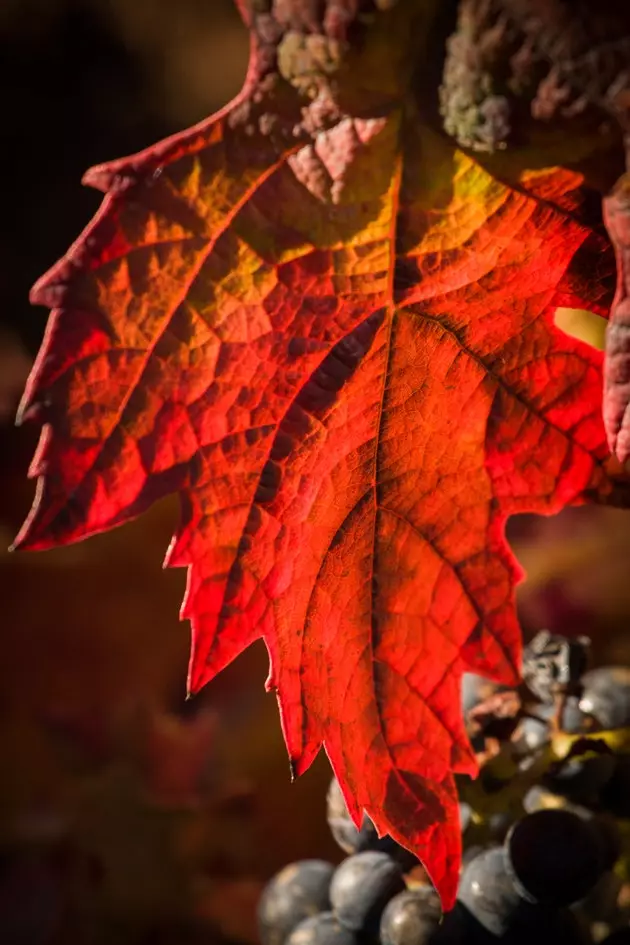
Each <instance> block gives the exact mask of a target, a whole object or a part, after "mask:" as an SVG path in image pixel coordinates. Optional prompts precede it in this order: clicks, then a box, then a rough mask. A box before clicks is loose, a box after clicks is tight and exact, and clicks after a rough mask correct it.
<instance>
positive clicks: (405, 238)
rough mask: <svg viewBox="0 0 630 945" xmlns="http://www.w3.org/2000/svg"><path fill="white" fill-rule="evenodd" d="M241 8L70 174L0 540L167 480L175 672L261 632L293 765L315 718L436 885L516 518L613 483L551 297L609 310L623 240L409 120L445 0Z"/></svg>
mask: <svg viewBox="0 0 630 945" xmlns="http://www.w3.org/2000/svg"><path fill="white" fill-rule="evenodd" d="M252 6H253V8H254V9H255V10H256V11H258V12H253V13H252V12H251V11H250V12H248V9H244V12H245V14H246V19H247V21H248V23H249V25H250V28H251V33H252V56H251V62H250V67H249V71H248V76H247V79H246V82H245V86H244V89H243V91H242V93H241V94H240V95H239V96H238V97H237V98H236V99H235V100H234V101H233V102H232V103H230V104H229V105H228V106H227V107H226V108H225V109H224V110H222V111H221V112H219V113H218V114H217V115H215V116H214V117H212V118H211V119H209V120H208V121H206V122H203V123H201V124H200V125H198V126H196V127H194V128H192V129H191V130H189V131H186V132H185V133H183V134H180V135H177V136H175V137H173V138H170V139H168V140H167V141H165V142H163V143H161V144H159V145H156V146H155V147H152V148H149V149H148V150H146V151H144V152H142V153H140V154H138V155H135V156H132V157H129V158H126V159H123V160H119V161H115V162H113V163H109V164H105V165H101V166H98V167H96V168H94V169H92V170H91V171H89V172H88V173H87V175H86V177H85V181H86V182H87V183H88V184H92V185H94V186H96V187H98V188H101V189H102V190H103V191H105V192H106V196H105V199H104V202H103V204H102V207H101V209H100V211H99V212H98V214H97V215H96V217H95V218H94V220H93V221H92V222H91V223H90V224H89V225H88V227H87V229H86V230H85V231H84V232H83V234H82V235H81V236H80V237H79V239H78V240H77V242H76V243H75V244H74V245H73V246H72V247H71V249H70V250H69V251H68V253H67V255H66V256H65V257H64V258H63V259H62V260H61V261H60V262H59V263H58V264H57V265H56V266H54V267H53V268H52V269H51V270H50V271H49V272H48V273H47V274H46V275H45V276H44V277H43V278H42V279H41V280H40V281H39V282H38V283H37V285H36V286H35V287H34V289H33V294H32V298H33V301H34V302H36V303H41V304H44V305H47V306H49V307H51V308H52V309H53V311H52V313H51V315H50V321H49V326H48V329H47V334H46V337H45V340H44V343H43V346H42V349H41V351H40V354H39V356H38V359H37V362H36V365H35V367H34V369H33V373H32V376H31V379H30V381H29V383H28V386H27V390H26V392H25V395H24V400H23V403H22V405H21V411H20V415H21V417H22V419H35V420H37V422H39V423H41V424H43V432H42V437H41V441H40V446H39V448H38V451H37V454H36V456H35V458H34V461H33V464H32V468H31V475H33V476H37V477H38V485H37V492H36V499H35V503H34V507H33V509H32V511H31V513H30V515H29V517H28V519H27V521H26V523H25V525H24V527H23V529H22V531H21V532H20V534H19V536H18V538H17V539H16V546H19V547H22V548H27V549H44V548H49V547H51V546H55V545H61V544H65V543H68V542H72V541H77V540H80V539H82V538H85V537H86V536H88V535H91V534H94V533H96V532H99V531H101V530H103V529H107V528H111V527H113V526H115V525H119V524H121V523H123V522H126V521H128V520H129V519H131V518H133V517H135V516H137V515H139V514H140V513H141V512H143V511H144V510H145V509H146V508H147V507H148V506H149V505H150V504H151V503H152V502H154V501H155V500H157V499H159V498H160V497H162V496H164V495H165V494H167V493H170V492H177V493H178V494H179V496H180V498H181V507H182V513H181V523H180V526H179V528H178V531H177V534H176V536H175V538H174V540H173V542H172V545H171V547H170V550H169V552H168V556H167V562H168V564H169V565H172V566H186V567H188V587H187V592H186V599H185V603H184V605H183V610H182V614H183V616H185V617H188V618H189V619H190V620H191V624H192V638H193V639H192V655H191V663H190V678H189V686H190V689H191V691H193V692H194V691H197V690H198V689H199V688H200V687H201V686H202V685H204V684H205V683H206V682H207V681H208V680H210V679H211V678H212V677H213V676H214V675H215V674H216V673H218V672H219V671H220V670H221V669H222V668H223V667H225V666H226V665H227V664H228V663H229V662H230V661H231V660H233V659H234V658H235V657H237V656H238V655H239V653H241V652H242V651H243V650H244V649H245V648H246V647H248V646H249V645H250V644H251V643H252V642H253V641H255V640H256V639H259V638H263V639H264V641H265V644H266V646H267V648H268V651H269V656H270V674H269V679H268V682H267V685H268V688H269V689H271V690H275V691H276V693H277V696H278V701H279V706H280V714H281V721H282V727H283V732H284V737H285V740H286V744H287V748H288V752H289V756H290V760H291V766H292V770H293V772H294V773H295V774H296V775H298V774H300V773H301V772H303V771H305V770H306V769H307V768H308V766H309V765H310V764H311V762H312V761H313V759H314V757H315V756H316V754H317V753H318V751H319V749H320V747H321V746H322V745H323V746H324V747H325V749H326V752H327V753H328V756H329V758H330V760H331V763H332V766H333V768H334V770H335V773H336V775H337V777H338V779H339V782H340V784H341V786H342V790H343V792H344V796H345V798H346V800H347V803H348V805H349V809H350V812H351V814H352V816H353V817H354V818H355V820H356V821H357V822H358V821H359V820H360V818H361V815H362V811H363V809H365V810H366V811H367V812H368V814H369V816H370V817H371V818H372V820H373V821H374V823H375V824H376V826H377V828H378V829H379V830H380V831H382V832H384V833H385V832H386V833H389V834H391V835H392V836H393V837H394V838H396V839H397V840H399V841H400V842H401V843H403V844H404V845H405V846H407V847H409V848H411V849H413V850H414V852H416V853H417V854H418V855H419V856H420V858H421V859H422V861H423V862H424V863H425V865H426V867H427V869H428V871H429V873H430V875H431V877H432V879H433V881H434V882H435V884H436V886H437V888H438V890H439V892H440V894H441V897H442V901H443V903H444V905H445V907H450V906H451V905H452V903H453V901H454V896H455V891H456V886H457V876H458V867H459V863H460V856H461V840H460V832H459V825H458V809H457V794H456V790H455V786H454V780H453V773H454V772H468V773H470V774H474V773H475V772H476V762H475V758H474V755H473V753H472V750H471V747H470V745H469V743H468V740H467V737H466V734H465V730H464V726H463V722H462V718H461V712H460V677H461V673H462V672H463V671H464V670H465V669H470V670H473V671H476V672H480V673H484V674H486V675H489V676H492V677H494V678H496V679H498V680H501V681H503V682H505V683H507V684H515V683H516V682H517V680H518V677H519V666H520V633H519V627H518V622H517V618H516V612H515V585H516V583H517V581H518V580H519V577H520V570H519V568H518V566H517V564H516V561H515V559H514V558H513V556H512V554H511V552H510V550H509V548H508V545H507V543H506V540H505V537H504V527H505V522H506V518H507V517H508V516H509V515H511V514H514V513H518V512H524V511H535V512H539V513H544V514H549V513H552V512H556V511H558V510H559V509H560V508H561V507H562V506H563V505H565V504H567V503H573V502H580V501H585V500H590V501H598V502H608V503H615V504H617V505H628V504H629V496H630V492H629V490H628V487H627V483H626V481H625V479H623V478H620V479H614V478H613V477H612V476H611V474H610V473H609V470H608V465H607V461H608V450H607V447H606V437H605V434H604V429H603V423H602V420H601V387H602V365H601V355H600V353H599V352H597V351H595V350H594V349H591V348H589V347H588V346H587V345H585V344H582V343H580V342H577V341H575V340H573V339H571V338H569V337H568V336H566V335H564V334H563V333H562V332H561V331H560V330H559V329H557V328H556V327H555V326H554V323H553V313H554V311H555V308H556V307H557V306H561V305H563V306H572V307H576V308H588V309H591V310H593V311H595V312H598V313H600V314H602V315H605V314H606V313H607V310H608V307H609V304H610V299H611V297H612V292H611V287H612V284H613V282H614V256H613V254H612V250H611V247H610V244H609V242H608V241H607V240H606V238H605V235H604V234H603V230H602V229H601V227H598V226H596V225H590V223H589V208H590V207H591V205H592V204H591V202H589V200H588V199H586V193H585V188H584V186H583V180H582V177H581V176H580V174H579V173H578V172H576V171H573V170H570V169H562V168H558V167H555V168H540V167H538V168H533V169H531V170H526V171H522V172H520V173H519V174H518V179H516V180H513V181H508V180H507V179H505V180H504V179H502V178H501V177H499V176H497V175H496V174H493V173H492V172H491V171H490V170H488V169H487V167H484V165H483V164H482V163H480V161H479V160H478V159H477V158H475V157H473V156H471V155H469V154H467V153H464V152H463V151H461V150H458V149H456V148H455V147H453V144H452V142H450V141H449V140H448V139H446V138H444V137H443V136H442V135H440V134H439V133H438V132H437V131H435V130H431V129H430V128H429V127H428V126H427V125H425V124H423V122H422V121H421V120H420V118H419V116H418V101H419V99H418V96H417V94H416V91H415V90H416V89H417V82H416V83H414V82H412V81H411V79H412V76H417V67H418V63H419V62H422V61H423V59H422V56H423V48H424V47H423V45H422V44H423V43H424V42H426V39H425V37H426V36H427V35H429V29H428V23H429V19H430V17H431V15H432V9H433V6H434V5H433V4H431V3H429V2H425V0H401V2H399V3H398V4H385V5H383V6H387V7H388V9H383V10H381V11H379V12H376V11H375V12H373V13H372V14H371V19H370V18H369V17H367V16H366V17H364V18H363V20H362V21H361V24H359V25H360V30H362V32H361V34H360V42H355V41H354V40H353V41H352V42H350V39H349V37H350V35H351V34H350V32H347V34H346V32H344V31H345V30H346V27H347V26H348V24H347V23H346V20H344V18H343V16H342V15H341V13H342V12H343V9H346V8H348V9H350V7H351V6H352V5H351V4H350V5H349V4H347V3H339V2H333V0H330V2H328V3H327V4H319V5H317V9H318V10H320V11H321V18H320V19H317V15H316V13H315V12H313V11H314V10H315V5H313V4H306V3H303V2H301V0H290V2H289V0H286V2H284V3H283V4H276V5H274V8H273V10H270V8H269V5H268V4H264V3H263V4H260V3H258V4H255V5H252ZM261 10H262V12H260V11H261ZM354 26H357V24H354ZM357 28H358V27H357ZM352 35H354V36H355V37H356V32H355V33H353V34H352Z"/></svg>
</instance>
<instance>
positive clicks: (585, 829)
mask: <svg viewBox="0 0 630 945" xmlns="http://www.w3.org/2000/svg"><path fill="white" fill-rule="evenodd" d="M505 850H506V863H507V866H508V870H509V872H510V875H511V876H512V878H513V879H514V883H515V885H516V886H517V888H518V889H519V891H520V892H522V895H523V896H524V897H525V898H526V899H529V900H530V901H532V902H537V903H540V904H544V905H548V906H565V905H570V904H571V903H572V902H577V901H578V900H579V899H583V898H584V896H586V894H587V893H588V892H589V891H590V890H591V889H592V888H593V886H594V885H595V883H596V882H597V880H598V879H599V877H600V876H601V874H602V872H603V869H604V863H603V861H604V855H603V851H602V845H601V840H600V838H599V836H598V834H597V831H596V830H595V829H594V828H593V826H592V825H591V824H590V823H589V822H588V821H586V820H584V819H583V818H581V817H578V816H577V814H574V813H572V812H571V811H567V810H557V809H555V810H554V809H552V810H538V811H535V812H534V813H532V814H527V815H526V816H525V817H523V819H522V820H520V821H519V822H518V823H516V824H514V826H513V827H512V829H511V830H510V832H509V833H508V836H507V838H506V841H505Z"/></svg>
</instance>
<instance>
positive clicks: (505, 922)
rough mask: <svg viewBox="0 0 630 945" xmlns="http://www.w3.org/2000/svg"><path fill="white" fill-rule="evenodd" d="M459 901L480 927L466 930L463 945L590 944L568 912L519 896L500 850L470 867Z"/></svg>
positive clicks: (492, 850) (486, 855)
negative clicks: (494, 944)
mask: <svg viewBox="0 0 630 945" xmlns="http://www.w3.org/2000/svg"><path fill="white" fill-rule="evenodd" d="M458 900H459V904H460V905H461V906H463V907H464V909H465V910H467V911H468V913H469V914H470V916H471V917H472V918H473V919H474V920H475V922H476V924H477V926H478V927H479V928H477V929H475V928H474V927H472V926H470V927H469V928H468V929H467V931H466V934H465V935H464V936H463V937H462V939H461V941H462V945H470V943H473V942H474V943H478V942H479V943H485V942H488V943H490V942H498V941H500V942H501V945H532V943H535V945H559V943H562V945H587V943H588V942H589V941H590V940H589V938H588V937H587V938H585V937H584V933H583V927H582V925H581V923H580V922H579V920H578V919H577V917H575V916H574V915H573V914H572V913H571V912H570V911H569V910H568V909H555V908H553V909H549V908H546V907H543V906H539V905H536V904H534V903H531V902H527V901H526V900H525V899H523V897H522V896H521V895H519V893H518V891H517V889H516V888H515V886H514V885H513V883H512V881H511V879H510V876H509V873H508V872H507V870H506V863H505V851H504V850H503V848H501V847H492V848H490V849H488V850H485V851H484V852H483V853H482V854H481V855H480V856H478V857H477V858H476V859H475V860H473V861H472V862H471V863H470V864H469V865H468V867H467V868H466V870H465V871H464V873H463V875H462V878H461V881H460V885H459V892H458ZM483 933H485V937H484V934H483ZM431 945H433V942H431Z"/></svg>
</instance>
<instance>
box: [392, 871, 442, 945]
mask: <svg viewBox="0 0 630 945" xmlns="http://www.w3.org/2000/svg"><path fill="white" fill-rule="evenodd" d="M441 916H442V909H441V907H440V899H439V897H438V895H437V893H436V892H435V890H434V889H433V887H432V886H419V887H418V888H416V889H406V890H405V891H404V892H401V893H398V895H397V896H394V898H393V899H390V901H389V902H388V903H387V905H386V907H385V911H384V912H383V915H382V916H381V932H380V939H381V945H427V943H429V942H431V938H432V935H433V933H434V932H435V930H436V928H437V927H438V925H439V924H440V919H441Z"/></svg>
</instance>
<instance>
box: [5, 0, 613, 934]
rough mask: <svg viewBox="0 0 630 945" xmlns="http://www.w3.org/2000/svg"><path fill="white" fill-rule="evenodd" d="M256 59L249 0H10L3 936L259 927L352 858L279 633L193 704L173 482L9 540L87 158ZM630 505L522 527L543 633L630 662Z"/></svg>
mask: <svg viewBox="0 0 630 945" xmlns="http://www.w3.org/2000/svg"><path fill="white" fill-rule="evenodd" d="M246 59H247V37H246V34H245V30H244V28H243V26H242V24H241V22H240V19H239V18H238V16H237V14H236V12H235V9H234V8H233V5H232V2H231V0H177V2H174V0H170V2H169V0H133V2H131V0H3V2H2V4H1V6H0V105H1V116H2V122H1V125H0V137H1V138H2V142H1V150H2V166H3V168H4V170H3V177H2V213H1V215H0V299H1V304H0V481H1V488H0V601H1V608H0V629H1V657H0V771H1V776H0V945H61V943H63V945H101V943H102V945H109V943H113V942H116V945H197V943H202V942H203V943H217V945H221V943H225V945H230V943H233V945H237V943H250V942H251V943H253V942H255V941H256V932H255V921H254V907H255V902H256V899H257V897H258V895H259V891H260V888H261V885H262V884H263V883H264V881H265V880H266V879H267V878H268V877H269V876H270V875H271V874H272V873H273V872H275V871H276V870H277V869H279V868H280V867H281V866H282V865H284V864H285V863H287V862H288V861H290V860H293V859H299V858H303V857H317V856H321V857H324V858H329V859H332V860H333V861H335V862H338V861H339V860H340V859H341V856H342V854H341V851H339V850H337V849H336V847H335V846H334V844H333V841H332V840H331V839H330V837H329V833H328V829H327V827H326V820H325V802H324V797H325V791H326V787H327V784H328V781H329V777H330V774H329V768H328V764H327V762H326V760H325V758H323V757H320V758H319V759H318V760H317V762H316V763H315V765H314V766H313V768H312V770H311V771H309V772H308V774H307V775H305V776H304V777H303V778H301V779H300V780H299V781H298V782H297V783H296V784H293V785H292V784H290V781H289V771H288V764H287V759H286V753H285V749H284V746H283V743H282V739H281V735H280V728H279V724H278V719H277V711H276V705H275V700H274V698H273V696H268V695H266V694H265V692H264V688H263V686H264V680H265V677H266V673H267V658H266V653H265V650H264V647H263V646H262V645H261V644H260V645H258V644H257V645H256V646H254V647H253V648H251V650H250V651H249V652H248V653H246V654H245V655H244V656H243V657H242V658H241V659H240V660H239V661H238V662H237V663H236V664H235V665H234V666H232V667H231V668H229V669H228V670H226V671H225V672H224V673H223V674H222V676H221V677H220V678H219V679H217V680H216V681H215V682H214V683H212V684H211V685H210V686H208V687H206V689H205V691H204V692H203V693H202V694H201V695H200V696H199V697H197V698H196V699H194V700H192V701H191V702H188V703H186V702H185V701H184V695H185V675H186V665H187V657H188V646H189V636H188V628H187V625H186V624H181V623H179V621H178V616H177V615H178V609H179V604H180V600H181V597H182V593H183V588H184V574H183V573H182V572H179V571H168V572H163V571H162V570H161V563H162V559H163V556H164V553H165V549H166V547H167V545H168V541H169V538H170V535H171V533H172V531H173V528H174V524H175V521H176V514H177V510H176V502H175V501H174V500H173V501H166V502H164V503H161V504H158V505H157V506H156V507H154V508H153V510H152V511H151V513H150V514H148V515H145V516H144V517H143V518H142V519H141V520H139V521H137V522H135V523H134V524H132V525H130V526H125V527H123V528H121V529H118V530H116V531H114V532H113V533H111V534H108V535H102V536H100V537H97V538H94V539H91V540H90V541H88V542H84V543H81V544H78V545H75V546H74V547H70V548H65V549H60V550H57V551H52V552H46V553H42V554H22V553H18V554H14V555H11V554H9V553H8V552H7V551H6V550H5V549H6V548H7V547H8V545H9V544H10V542H11V540H12V539H13V537H14V535H15V533H16V531H17V529H18V527H19V525H20V524H21V522H22V520H23V518H24V516H25V514H26V512H27V511H28V509H29V507H30V504H31V501H32V496H33V489H34V484H33V483H32V482H31V481H29V480H27V478H26V471H27V467H28V464H29V461H30V458H31V456H32V453H33V450H34V447H35V445H36V441H37V431H34V430H32V429H19V430H18V429H16V428H15V427H14V426H13V420H14V416H15V410H16V407H17V403H18V400H19V397H20V393H21V389H22V387H23V384H24V381H25V379H26V376H27V374H28V371H29V369H30V365H31V363H32V359H33V357H34V355H35V353H36V351H37V348H38V345H39V342H40V340H41V337H42V333H43V330H44V325H45V318H46V312H45V311H44V310H43V309H34V308H31V307H30V306H29V304H28V298H27V296H28V290H29V288H30V286H31V284H32V283H33V282H34V281H35V279H36V278H37V277H38V276H39V275H41V273H42V272H43V271H44V270H45V269H47V268H48V267H49V266H50V265H51V264H52V263H53V262H54V261H55V260H56V259H57V258H58V257H59V256H60V255H61V254H62V253H63V252H64V251H65V249H66V248H67V246H68V245H69V244H70V242H71V241H72V240H73V239H74V238H75V237H76V235H77V234H78V233H79V231H80V229H81V228H82V227H83V226H84V225H85V223H86V222H87V220H88V219H89V217H90V216H91V215H92V213H93V212H94V211H95V210H96V209H97V207H98V204H99V199H100V198H99V195H98V194H97V193H96V192H93V191H89V190H87V189H84V188H82V187H81V186H80V178H81V175H82V173H83V171H84V170H85V169H86V168H87V167H89V166H90V165H92V164H95V163H97V162H100V161H103V160H107V159H110V158H115V157H119V156H122V155H124V154H127V153H130V152H133V151H136V150H139V149H141V148H143V147H145V146H147V145H150V144H152V143H153V142H154V141H156V140H158V139H159V138H162V137H164V136H165V135H168V134H170V133H172V132H175V131H177V130H180V129H181V128H183V127H184V126H186V125H188V124H191V123H193V122H195V121H197V120H200V119H201V118H203V117H205V116H206V115H207V114H209V113H210V112H212V111H214V110H215V109H216V108H218V107H220V106H221V105H223V104H224V103H225V102H226V101H227V100H228V99H229V98H231V97H232V95H234V94H235V93H236V92H237V91H238V89H239V87H240V84H241V82H242V79H243V76H244V72H245V65H246ZM570 317H572V318H575V317H576V316H570ZM577 318H578V322H579V317H577ZM578 327H579V326H578ZM587 330H590V329H587ZM594 331H595V334H598V333H599V337H601V331H600V329H599V328H595V329H594ZM629 524H630V519H629V518H628V516H627V515H624V514H623V513H619V512H615V511H611V510H601V509H574V510H570V511H568V512H566V513H565V514H563V515H562V516H559V517H557V518H556V519H553V520H541V519H536V518H533V517H523V518H521V519H519V520H515V521H513V522H512V523H511V525H510V532H509V534H510V538H511V540H512V541H513V544H514V547H515V549H516V551H517V554H518V556H519V558H520V560H521V562H522V563H523V564H524V565H525V567H526V568H527V570H528V573H529V581H528V583H527V584H526V585H523V587H522V588H521V593H520V606H521V616H522V620H523V625H524V628H525V633H526V635H528V636H529V635H531V634H532V633H533V632H535V631H536V630H538V629H539V628H541V627H549V628H550V629H552V630H554V631H556V632H562V633H566V634H567V635H573V634H578V633H587V634H589V635H591V636H592V637H593V641H594V655H595V662H597V663H605V662H616V661H627V658H628V653H627V650H628V645H629V644H628V639H629V634H628V620H629V615H630V581H628V578H627V575H628V568H629V566H630V538H629V537H628V533H629V528H628V526H629Z"/></svg>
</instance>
